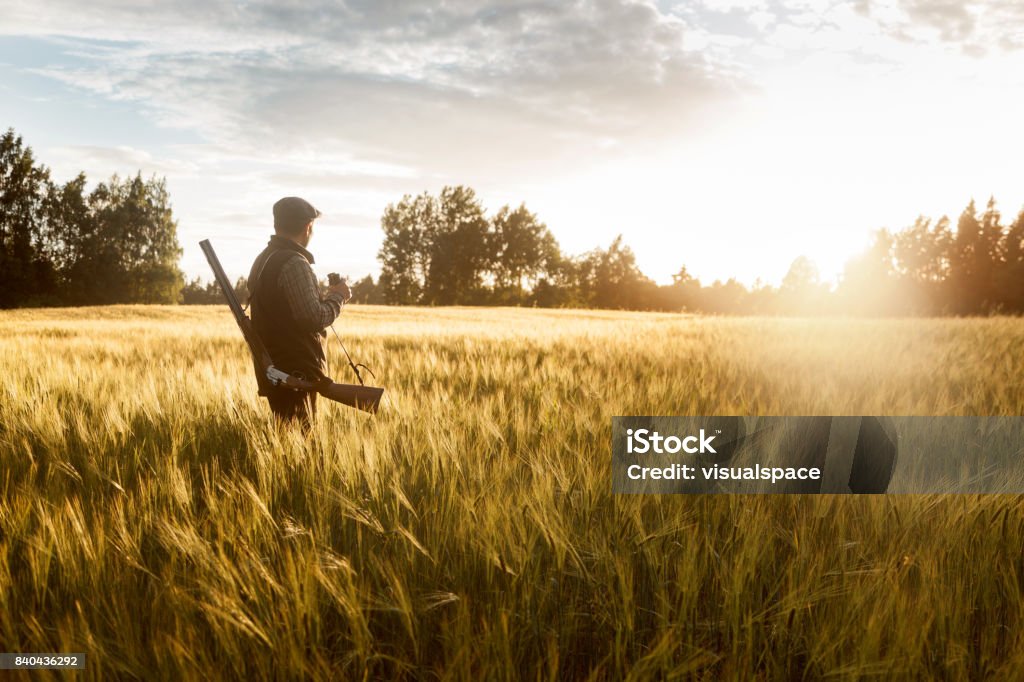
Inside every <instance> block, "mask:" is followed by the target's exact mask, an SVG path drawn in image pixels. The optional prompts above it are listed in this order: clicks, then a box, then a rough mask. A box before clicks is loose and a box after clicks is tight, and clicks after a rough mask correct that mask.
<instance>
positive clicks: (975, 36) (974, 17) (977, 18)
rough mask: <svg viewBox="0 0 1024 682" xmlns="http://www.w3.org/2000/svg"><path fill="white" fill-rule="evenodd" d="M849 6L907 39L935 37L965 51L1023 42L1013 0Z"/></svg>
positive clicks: (1022, 13)
mask: <svg viewBox="0 0 1024 682" xmlns="http://www.w3.org/2000/svg"><path fill="white" fill-rule="evenodd" d="M854 6H855V8H856V9H857V11H858V12H860V13H861V14H862V15H864V16H867V17H870V18H872V19H874V20H875V21H877V22H878V24H879V26H881V27H882V29H883V30H885V31H886V32H887V33H889V34H890V35H892V36H894V37H897V38H899V39H901V40H905V41H908V42H916V43H928V42H933V41H939V42H942V43H946V44H950V45H954V46H957V47H958V48H959V49H960V50H962V51H963V52H964V53H965V54H967V55H971V56H982V55H984V54H987V53H988V52H990V51H992V50H1001V51H1014V50H1018V49H1020V48H1022V47H1024V5H1022V4H1021V3H1020V2H1018V1H1017V0H967V1H961V0H856V2H855V3H854Z"/></svg>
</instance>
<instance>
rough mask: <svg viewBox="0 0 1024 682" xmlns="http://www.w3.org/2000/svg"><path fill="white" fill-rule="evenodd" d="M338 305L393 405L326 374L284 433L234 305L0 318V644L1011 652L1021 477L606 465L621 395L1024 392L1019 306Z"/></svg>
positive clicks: (425, 663)
mask: <svg viewBox="0 0 1024 682" xmlns="http://www.w3.org/2000/svg"><path fill="white" fill-rule="evenodd" d="M336 326H337V329H338V332H339V333H340V334H341V335H342V338H343V339H344V340H345V343H346V345H347V346H348V348H349V350H350V351H351V352H352V354H353V356H354V357H355V359H356V360H357V361H360V362H365V363H366V364H368V365H369V366H370V367H371V368H373V370H374V371H375V373H376V375H377V377H378V382H379V384H380V385H383V386H386V387H387V389H388V392H387V396H388V399H387V402H386V403H385V405H384V408H383V409H382V411H381V412H380V413H379V414H378V415H377V416H375V417H368V416H366V415H364V414H362V413H358V412H356V411H353V410H350V409H347V408H344V407H341V406H339V405H334V404H329V403H328V402H326V401H321V403H320V408H321V409H320V415H319V419H318V421H317V424H316V426H315V428H314V429H313V431H312V432H311V433H310V434H309V436H308V437H306V438H304V437H303V436H302V434H301V433H300V432H298V431H296V430H289V429H284V430H281V429H277V428H275V426H274V425H273V423H272V422H271V420H270V417H269V411H268V410H267V408H266V406H265V404H263V403H261V402H260V401H259V400H258V399H257V396H256V395H255V382H254V379H253V376H252V364H251V361H250V360H249V358H248V356H247V354H246V350H245V347H244V346H243V343H242V340H241V336H240V334H239V332H238V330H237V328H236V327H235V325H234V322H233V320H232V319H231V318H230V316H229V314H228V312H227V310H226V308H224V309H222V308H219V307H214V308H202V307H196V308H186V307H143V306H137V307H135V306H125V307H109V308H83V309H72V310H68V309H51V310H25V311H5V312H0V376H2V378H3V381H2V383H0V652H2V651H6V652H85V653H86V658H87V665H88V670H87V671H86V676H87V677H89V678H108V679H147V680H150V679H166V680H176V679H204V678H212V679H259V678H276V679H318V680H327V679H379V678H417V679H454V680H463V679H465V680H477V679H496V680H503V679H506V680H516V679H531V680H533V679H622V678H626V679H637V680H639V679H663V678H676V679H707V680H717V679H755V678H756V679H821V678H826V677H827V678H829V679H864V678H870V677H877V678H894V677H895V678H936V677H938V678H945V679H979V678H985V679H1004V680H1017V679H1022V678H1024V639H1022V632H1024V630H1022V627H1021V625H1022V623H1021V621H1022V616H1021V614H1022V612H1024V558H1022V543H1024V503H1022V502H1021V500H1020V498H1019V497H1016V496H996V495H987V496H981V495H974V496H968V495H951V496H939V495H930V496H911V495H906V496H875V497H856V498H853V497H832V496H820V497H812V496H739V495H734V496H668V495H666V496H654V495H649V496H618V497H617V496H613V495H612V493H611V471H610V469H611V467H610V462H611V455H610V440H611V418H612V417H613V416H616V415H630V414H680V415H688V414H691V415H702V414H740V415H753V414H764V415H815V414H823V415H860V414H888V415H945V414H950V415H1022V414H1024V320H1021V319H1014V318H985V319H947V320H922V319H918V320H909V319H908V320H841V319H835V320H801V319H767V318H765V319H760V318H712V317H691V316H685V315H670V314H645V313H623V312H597V311H551V310H548V311H541V310H526V309H474V308H442V309H413V308H384V307H369V306H353V307H351V308H350V309H348V310H346V311H345V312H344V313H343V315H342V317H341V318H340V319H339V321H338V323H337V325H336ZM328 355H329V358H330V361H331V365H332V366H331V371H332V373H333V374H334V375H335V377H336V379H338V380H343V381H352V377H351V376H350V375H349V374H348V373H347V368H346V367H345V366H344V364H343V362H342V358H343V356H342V354H341V352H340V349H339V347H338V346H337V343H336V341H335V340H334V339H333V337H332V338H331V340H330V345H329V349H328ZM30 675H31V679H50V678H52V679H58V678H59V677H60V676H62V675H63V674H59V673H55V672H54V673H50V672H33V673H24V678H25V679H30Z"/></svg>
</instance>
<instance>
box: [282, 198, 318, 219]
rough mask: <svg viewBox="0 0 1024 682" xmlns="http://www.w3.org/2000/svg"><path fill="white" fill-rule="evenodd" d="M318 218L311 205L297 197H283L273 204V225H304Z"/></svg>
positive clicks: (316, 211)
mask: <svg viewBox="0 0 1024 682" xmlns="http://www.w3.org/2000/svg"><path fill="white" fill-rule="evenodd" d="M320 216H321V213H320V211H318V210H316V209H315V208H313V204H311V203H309V202H308V201H306V200H305V199H300V198H299V197H285V198H284V199H280V200H278V202H277V203H276V204H274V224H275V225H305V224H306V223H308V222H309V221H310V220H316V219H317V218H319V217H320Z"/></svg>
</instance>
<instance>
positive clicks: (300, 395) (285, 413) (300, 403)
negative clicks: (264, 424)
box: [267, 386, 316, 429]
mask: <svg viewBox="0 0 1024 682" xmlns="http://www.w3.org/2000/svg"><path fill="white" fill-rule="evenodd" d="M267 402H269V403H270V411H271V412H273V413H274V416H275V417H277V418H278V419H280V420H281V421H283V422H289V423H291V422H301V423H302V426H303V427H304V428H307V429H308V428H309V427H310V426H312V424H313V418H314V417H315V416H316V393H315V392H313V391H309V392H307V391H293V390H292V389H290V388H284V387H282V386H275V387H274V388H271V389H270V394H269V395H268V396H267Z"/></svg>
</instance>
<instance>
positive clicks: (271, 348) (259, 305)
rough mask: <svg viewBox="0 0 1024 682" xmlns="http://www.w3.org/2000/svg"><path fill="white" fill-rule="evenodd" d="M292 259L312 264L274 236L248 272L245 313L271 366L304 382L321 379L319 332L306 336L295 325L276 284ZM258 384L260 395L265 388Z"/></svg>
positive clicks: (305, 253)
mask: <svg viewBox="0 0 1024 682" xmlns="http://www.w3.org/2000/svg"><path fill="white" fill-rule="evenodd" d="M293 258H302V259H303V260H305V261H306V262H307V263H312V262H313V254H311V253H310V252H309V251H307V250H306V249H304V248H302V247H301V246H299V245H298V244H296V243H295V242H293V241H291V240H290V239H284V238H282V237H278V236H277V235H274V236H273V237H271V238H270V243H269V244H267V248H265V249H263V251H262V252H261V253H260V255H259V256H257V257H256V261H255V262H254V263H253V265H252V270H250V271H249V280H248V287H249V295H250V303H249V310H250V311H251V314H252V326H253V328H254V329H255V330H256V333H257V334H258V335H259V337H260V340H262V341H263V345H264V346H266V348H267V352H268V353H269V354H270V359H271V360H272V361H273V363H274V366H275V367H277V368H278V369H280V370H282V371H284V372H288V373H289V374H301V375H302V376H303V377H305V378H307V379H313V380H316V379H320V378H322V377H323V376H324V369H325V368H326V360H325V356H324V347H323V339H324V337H326V336H327V335H326V333H324V331H323V330H319V331H315V332H308V331H303V329H302V327H301V326H300V325H299V324H298V322H296V321H295V316H294V315H293V314H292V310H291V307H290V306H289V305H288V299H287V298H286V297H285V294H284V290H283V289H282V288H281V286H280V285H279V284H278V280H279V279H280V275H281V268H282V267H284V265H285V263H287V262H288V261H290V260H291V259H293ZM263 383H264V382H260V384H261V388H260V394H261V395H265V390H266V387H265V386H263Z"/></svg>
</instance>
